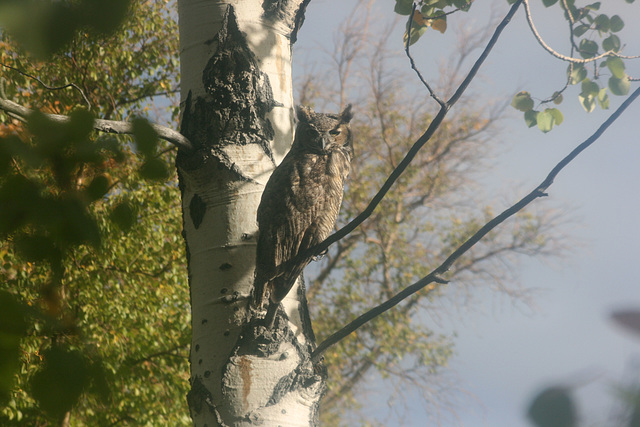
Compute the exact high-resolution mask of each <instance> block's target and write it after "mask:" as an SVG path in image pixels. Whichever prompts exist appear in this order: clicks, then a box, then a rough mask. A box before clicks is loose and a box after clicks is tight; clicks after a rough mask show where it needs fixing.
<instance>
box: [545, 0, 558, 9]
mask: <svg viewBox="0 0 640 427" xmlns="http://www.w3.org/2000/svg"><path fill="white" fill-rule="evenodd" d="M556 3H558V0H542V4H544V5H545V7H549V6H553V5H554V4H556Z"/></svg>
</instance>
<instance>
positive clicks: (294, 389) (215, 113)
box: [177, 0, 324, 427]
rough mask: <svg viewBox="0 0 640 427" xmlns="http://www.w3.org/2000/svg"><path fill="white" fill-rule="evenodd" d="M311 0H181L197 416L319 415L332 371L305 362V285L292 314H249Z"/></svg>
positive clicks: (203, 419)
mask: <svg viewBox="0 0 640 427" xmlns="http://www.w3.org/2000/svg"><path fill="white" fill-rule="evenodd" d="M307 2H308V0H307ZM305 6H306V3H305V1H303V0H291V1H282V0H281V1H274V0H271V1H268V0H241V1H237V0H236V1H203V0H180V1H179V2H178V7H179V19H180V22H179V23H180V45H181V48H180V61H181V76H182V77H181V78H182V80H181V90H182V102H181V107H182V108H181V112H182V125H181V132H182V133H183V134H184V135H185V136H186V137H187V138H189V140H190V141H191V142H192V144H193V145H194V146H195V150H194V151H189V152H187V151H186V150H183V151H181V152H180V154H179V156H178V160H177V165H178V171H179V175H180V185H181V190H182V203H183V219H184V233H185V240H186V245H187V254H188V258H189V281H190V289H191V310H192V332H193V337H192V345H191V357H190V361H191V386H192V388H191V392H190V393H189V397H188V400H189V407H190V410H191V415H192V418H193V421H194V425H196V426H199V427H202V426H208V427H211V426H215V425H234V426H242V425H247V426H248V425H269V426H270V425H274V426H275V425H283V426H284V425H292V426H293V425H295V426H308V425H315V424H317V407H318V403H319V399H320V397H321V395H322V392H323V390H324V377H323V375H322V374H317V373H315V372H314V369H313V367H312V366H311V364H310V362H308V355H309V351H310V350H311V346H312V345H315V343H314V342H313V336H312V332H311V329H310V325H309V324H308V322H306V321H305V319H306V305H305V304H304V303H302V302H300V300H299V298H298V297H299V296H300V292H297V291H296V290H292V292H291V293H290V295H289V296H288V297H287V299H286V303H285V304H284V305H285V310H286V312H287V314H288V317H289V322H288V324H287V325H286V326H285V325H284V324H283V323H279V325H280V327H279V328H277V330H276V331H273V333H272V331H265V330H264V328H260V327H258V328H255V327H254V324H253V323H252V324H249V325H247V319H248V318H250V317H251V315H252V313H251V312H250V310H248V304H249V300H250V298H249V297H250V293H251V290H252V286H253V272H254V265H255V249H256V234H257V224H256V211H257V208H258V204H259V202H260V197H261V194H262V191H263V189H264V184H265V183H266V181H267V179H268V177H269V176H270V174H271V172H272V170H273V168H274V167H275V164H276V163H278V162H279V161H280V160H281V159H282V157H283V156H284V154H285V153H286V150H287V149H288V147H289V146H290V144H291V142H292V140H293V116H294V115H293V111H294V110H293V95H292V92H293V90H292V78H291V37H292V35H293V37H294V38H295V33H296V32H297V28H298V27H299V25H300V24H301V21H302V17H303V13H304V7H305ZM302 300H304V297H303V296H302ZM254 323H255V322H254ZM316 369H318V368H316Z"/></svg>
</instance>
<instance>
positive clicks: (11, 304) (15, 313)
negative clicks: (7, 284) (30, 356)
mask: <svg viewBox="0 0 640 427" xmlns="http://www.w3.org/2000/svg"><path fill="white" fill-rule="evenodd" d="M0 307H2V310H0V404H3V405H4V404H6V402H7V400H8V399H9V397H10V393H11V390H12V389H13V387H14V383H15V380H16V374H17V373H18V371H19V369H20V340H21V338H22V337H24V335H25V334H26V332H27V321H26V317H27V307H26V306H25V305H23V304H21V303H20V302H19V301H18V300H17V299H16V297H15V296H14V295H12V294H10V293H9V292H6V291H0Z"/></svg>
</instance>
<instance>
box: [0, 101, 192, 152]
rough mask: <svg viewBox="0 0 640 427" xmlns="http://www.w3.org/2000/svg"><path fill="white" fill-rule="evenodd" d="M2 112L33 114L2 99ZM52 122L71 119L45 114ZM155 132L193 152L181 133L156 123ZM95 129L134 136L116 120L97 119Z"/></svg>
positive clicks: (126, 125) (128, 125)
mask: <svg viewBox="0 0 640 427" xmlns="http://www.w3.org/2000/svg"><path fill="white" fill-rule="evenodd" d="M0 110H4V111H6V112H7V113H10V114H11V115H13V116H17V117H18V118H19V119H21V120H25V119H26V118H27V117H28V116H29V115H30V114H31V113H33V111H32V110H30V109H29V108H27V107H23V106H22V105H19V104H16V103H15V102H13V101H9V100H8V99H2V98H0ZM45 115H46V116H47V117H48V118H49V119H50V120H53V121H54V122H57V123H67V122H68V121H69V117H67V116H63V115H60V114H45ZM150 124H151V127H152V128H153V130H155V131H156V133H157V134H158V138H160V139H164V140H165V141H168V142H170V143H172V144H173V145H175V146H177V147H178V148H180V149H182V150H187V151H192V150H193V145H192V144H191V141H189V140H188V139H187V138H186V137H185V136H184V135H182V134H181V133H180V132H178V131H176V130H173V129H171V128H168V127H166V126H160V125H157V124H154V123H150ZM93 128H94V129H95V130H98V131H100V132H106V133H115V134H121V135H131V134H133V124H131V123H129V122H123V121H116V120H103V119H96V120H95V121H94V122H93Z"/></svg>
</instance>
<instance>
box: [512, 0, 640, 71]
mask: <svg viewBox="0 0 640 427" xmlns="http://www.w3.org/2000/svg"><path fill="white" fill-rule="evenodd" d="M523 3H524V10H525V15H526V16H527V23H528V24H529V28H530V29H531V32H532V33H533V36H534V38H535V39H536V41H537V42H538V44H540V46H542V47H543V48H544V50H546V51H547V52H549V53H550V54H551V55H552V56H554V57H556V58H558V59H560V60H562V61H566V62H571V63H573V64H587V63H589V62H594V61H597V60H599V59H602V58H606V57H609V56H615V57H618V58H622V59H637V58H640V56H626V55H620V54H619V53H617V52H614V51H613V50H609V51H607V52H604V53H601V54H600V55H597V56H594V57H592V58H587V59H582V58H573V57H571V56H566V55H563V54H561V53H559V52H556V51H555V50H553V48H551V47H550V46H549V45H548V44H547V43H546V42H545V41H544V40H543V39H542V36H540V33H539V32H538V29H537V28H536V26H535V24H534V23H533V18H532V17H531V9H530V8H529V0H524V1H523Z"/></svg>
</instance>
